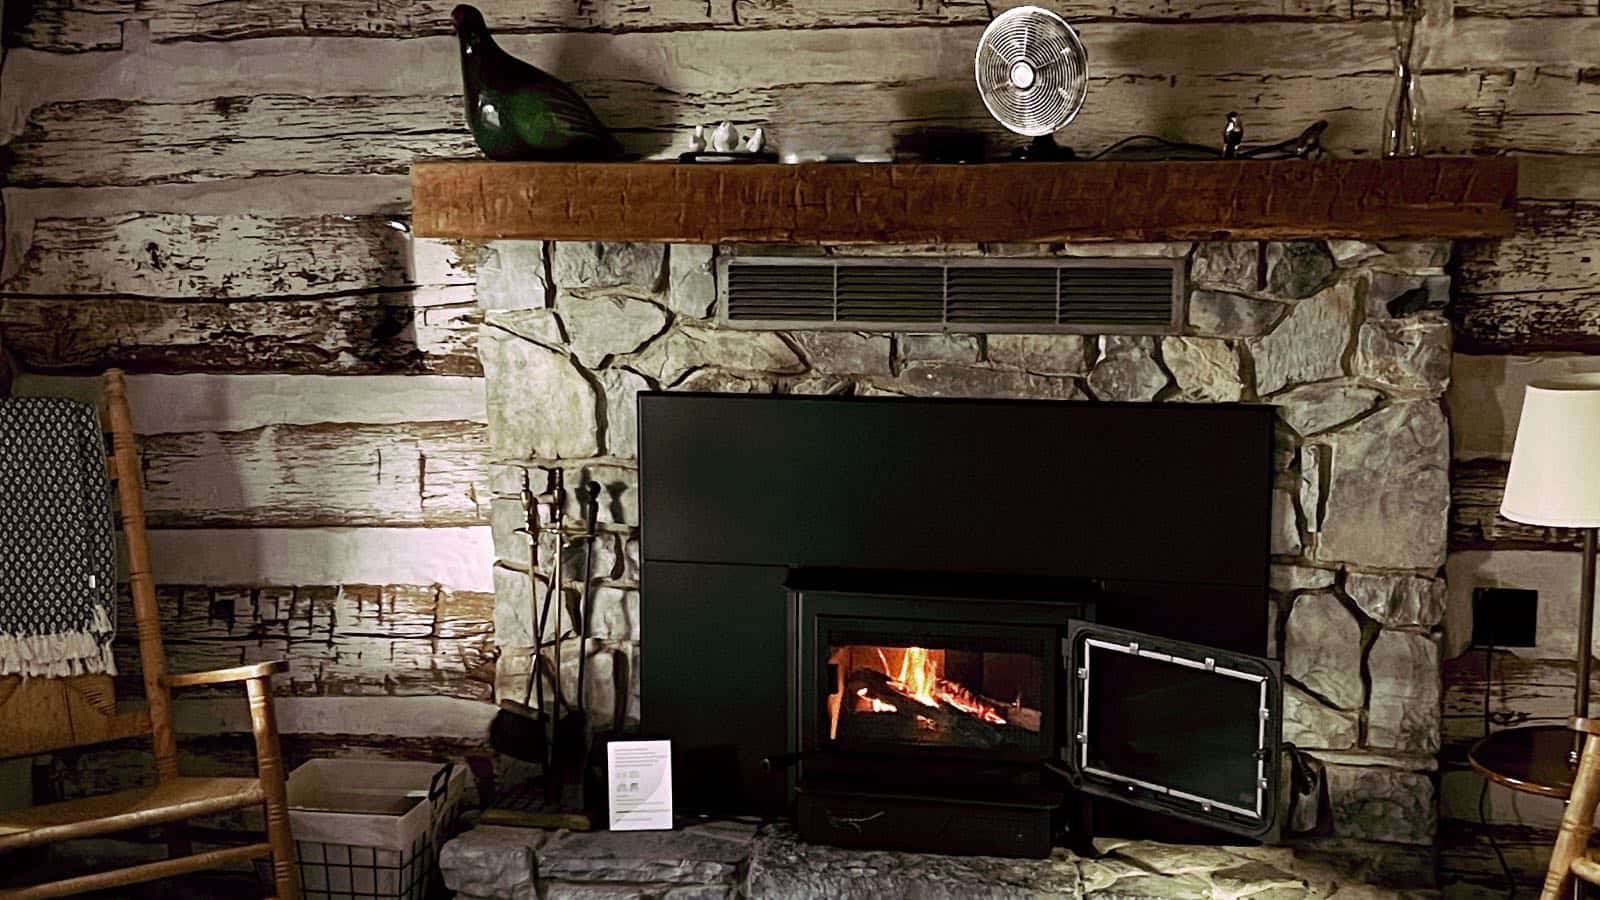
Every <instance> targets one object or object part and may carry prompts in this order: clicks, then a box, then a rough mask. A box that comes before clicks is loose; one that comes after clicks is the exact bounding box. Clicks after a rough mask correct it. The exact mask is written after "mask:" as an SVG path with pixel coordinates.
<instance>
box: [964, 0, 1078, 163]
mask: <svg viewBox="0 0 1600 900" xmlns="http://www.w3.org/2000/svg"><path fill="white" fill-rule="evenodd" d="M973 67H974V69H975V71H976V74H977V77H978V94H979V96H981V97H983V105H984V106H986V107H988V108H989V115H991V116H994V117H995V119H996V120H997V121H999V122H1000V124H1001V125H1004V126H1005V127H1007V128H1009V129H1011V130H1012V131H1014V132H1016V133H1017V134H1020V135H1024V136H1026V137H1031V138H1033V143H1031V144H1029V145H1028V146H1026V147H1023V148H1020V149H1018V150H1017V152H1016V153H1015V155H1016V156H1017V157H1018V158H1019V159H1071V158H1073V153H1072V151H1071V150H1070V149H1068V148H1066V147H1062V146H1060V145H1058V144H1057V143H1056V142H1055V139H1054V138H1052V137H1051V135H1052V134H1054V133H1055V132H1056V131H1058V130H1060V129H1061V128H1064V127H1065V126H1066V124H1067V123H1068V122H1071V121H1072V118H1073V117H1074V116H1076V115H1077V114H1078V110H1079V109H1081V108H1082V107H1083V98H1084V95H1085V94H1087V93H1088V92H1089V61H1088V55H1087V54H1086V53H1085V52H1084V49H1083V42H1082V41H1080V40H1078V33H1077V32H1076V31H1073V30H1072V26H1071V25H1068V24H1067V23H1066V20H1064V19H1062V18H1061V17H1060V16H1058V15H1056V14H1055V13H1053V12H1051V11H1049V10H1047V9H1040V8H1039V7H1037V6H1019V7H1017V8H1015V9H1009V10H1006V11H1005V12H1003V13H1001V14H1000V15H999V16H997V17H996V18H995V20H994V21H993V22H990V23H989V27H988V28H986V29H984V31H983V37H981V38H979V39H978V52H977V55H976V59H975V60H974V63H973Z"/></svg>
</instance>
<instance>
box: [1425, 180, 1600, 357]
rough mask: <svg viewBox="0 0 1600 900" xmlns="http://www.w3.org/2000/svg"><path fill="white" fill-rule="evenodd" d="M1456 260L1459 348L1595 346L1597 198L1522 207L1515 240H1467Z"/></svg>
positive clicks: (1599, 246) (1454, 310)
mask: <svg viewBox="0 0 1600 900" xmlns="http://www.w3.org/2000/svg"><path fill="white" fill-rule="evenodd" d="M1458 264H1459V272H1460V287H1459V289H1458V290H1457V292H1456V299H1455V302H1454V304H1452V306H1451V309H1450V317H1451V319H1452V320H1453V321H1454V322H1455V324H1456V348H1457V349H1458V350H1460V351H1462V352H1467V353H1532V352H1540V351H1577V352H1582V353H1594V352H1597V351H1600V203H1592V202H1578V201H1568V202H1554V203H1551V202H1540V203H1522V204H1519V205H1518V209H1517V234H1516V235H1515V236H1514V237H1511V238H1508V239H1506V240H1502V241H1493V242H1487V241H1486V242H1483V243H1477V244H1468V245H1466V246H1465V247H1463V249H1462V252H1461V255H1460V258H1459V263H1458Z"/></svg>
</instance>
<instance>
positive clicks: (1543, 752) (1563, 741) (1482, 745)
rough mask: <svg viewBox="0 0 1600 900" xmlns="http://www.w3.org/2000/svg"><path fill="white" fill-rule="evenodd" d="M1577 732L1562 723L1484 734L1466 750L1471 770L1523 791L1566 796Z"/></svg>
mask: <svg viewBox="0 0 1600 900" xmlns="http://www.w3.org/2000/svg"><path fill="white" fill-rule="evenodd" d="M1579 736H1580V735H1579V733H1578V732H1576V731H1573V730H1572V729H1571V728H1568V727H1567V726H1565V725H1530V726H1528V727H1526V728H1508V729H1506V730H1505V731H1497V732H1495V733H1494V734H1491V735H1487V736H1485V737H1484V738H1483V739H1481V740H1479V741H1478V742H1477V743H1476V744H1473V745H1472V749H1471V750H1469V751H1467V762H1469V763H1471V764H1472V769H1473V771H1475V772H1477V773H1478V774H1479V775H1482V776H1483V777H1484V778H1487V779H1489V780H1490V781H1492V782H1494V783H1495V784H1499V785H1504V786H1505V787H1508V788H1511V789H1512V790H1514V791H1522V792H1523V793H1525V794H1538V795H1539V796H1541V797H1558V798H1561V799H1563V800H1564V799H1566V797H1567V795H1569V794H1571V793H1572V777H1573V775H1574V774H1575V773H1576V772H1577V768H1578V767H1577V763H1576V762H1575V761H1573V760H1572V756H1571V754H1572V750H1573V747H1574V746H1576V744H1575V741H1576V739H1577V738H1578V737H1579Z"/></svg>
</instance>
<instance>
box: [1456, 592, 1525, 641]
mask: <svg viewBox="0 0 1600 900" xmlns="http://www.w3.org/2000/svg"><path fill="white" fill-rule="evenodd" d="M1538 628H1539V592H1538V591H1535V590H1528V589H1526V588H1500V587H1480V588H1473V589H1472V646H1474V647H1532V646H1533V645H1534V644H1535V643H1536V642H1537V634H1538Z"/></svg>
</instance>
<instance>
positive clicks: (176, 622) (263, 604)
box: [117, 584, 494, 700]
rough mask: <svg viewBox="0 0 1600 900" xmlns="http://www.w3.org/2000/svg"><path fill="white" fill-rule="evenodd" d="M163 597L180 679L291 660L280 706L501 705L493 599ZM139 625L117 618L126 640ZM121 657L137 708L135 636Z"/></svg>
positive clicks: (343, 589)
mask: <svg viewBox="0 0 1600 900" xmlns="http://www.w3.org/2000/svg"><path fill="white" fill-rule="evenodd" d="M157 596H158V599H159V602H160V606H161V627H162V635H163V637H164V638H165V642H166V648H167V660H168V667H169V668H170V669H171V671H173V672H198V671H206V670H210V669H220V668H225V667H228V666H235V665H242V664H245V663H254V662H266V661H270V660H275V659H287V660H288V661H289V674H288V676H287V677H280V678H278V679H276V680H275V682H274V690H276V691H277V692H278V693H281V694H291V695H295V696H316V697H322V696H396V695H416V694H425V695H437V696H445V697H460V698H463V699H467V700H489V699H490V695H491V693H492V688H493V684H494V635H493V632H494V596H493V595H492V594H490V593H487V592H479V591H454V590H448V589H446V588H443V587H440V586H437V585H432V586H430V585H362V584H347V585H308V586H298V587H274V586H239V587H205V586H195V585H162V586H160V587H159V588H158V591H157ZM124 602H126V601H124ZM122 612H127V610H125V609H124V610H122ZM131 621H132V616H131V615H123V616H119V623H120V624H122V625H123V626H124V628H125V629H126V628H128V627H131ZM117 655H118V659H117V667H118V669H119V671H120V674H119V675H118V677H117V689H118V694H119V695H120V696H124V697H135V696H138V695H139V694H140V688H139V682H138V672H139V663H138V659H137V656H136V654H134V653H133V652H132V644H131V642H130V641H129V640H128V639H127V636H126V635H125V636H124V639H123V640H121V641H120V642H119V643H118V645H117ZM218 691H219V692H220V693H221V694H223V695H226V696H230V697H231V696H234V695H236V694H237V693H238V691H237V690H235V689H232V688H228V687H224V688H219V689H218ZM204 693H205V691H190V692H185V697H188V696H193V695H198V694H204Z"/></svg>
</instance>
